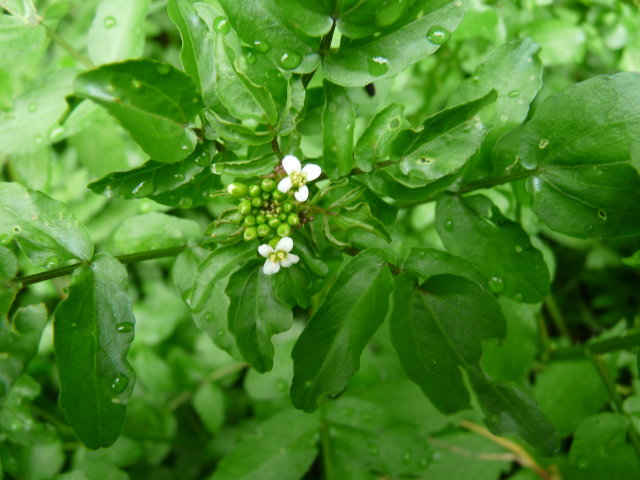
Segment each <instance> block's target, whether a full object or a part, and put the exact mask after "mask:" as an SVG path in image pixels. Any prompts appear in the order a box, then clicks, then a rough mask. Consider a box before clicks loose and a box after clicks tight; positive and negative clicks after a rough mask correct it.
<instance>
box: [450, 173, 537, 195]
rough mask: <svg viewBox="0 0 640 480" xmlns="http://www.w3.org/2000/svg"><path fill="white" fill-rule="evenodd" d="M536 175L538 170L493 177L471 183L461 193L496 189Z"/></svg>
mask: <svg viewBox="0 0 640 480" xmlns="http://www.w3.org/2000/svg"><path fill="white" fill-rule="evenodd" d="M536 173H537V171H536V170H525V171H522V172H515V173H511V174H509V175H503V176H502V177H493V178H487V179H485V180H479V181H477V182H471V183H468V184H466V185H465V186H464V187H462V188H461V189H460V192H459V193H468V192H472V191H474V190H481V189H483V188H491V187H495V186H496V185H502V184H503V183H511V182H515V181H516V180H522V179H523V178H528V177H530V176H531V175H535V174H536Z"/></svg>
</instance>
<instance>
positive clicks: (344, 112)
mask: <svg viewBox="0 0 640 480" xmlns="http://www.w3.org/2000/svg"><path fill="white" fill-rule="evenodd" d="M324 91H325V95H326V98H327V103H326V105H325V107H324V112H323V114H322V153H323V162H324V167H325V170H326V171H327V173H328V174H329V175H330V176H340V177H344V176H345V175H348V174H349V172H351V168H352V167H353V132H354V130H355V126H356V114H355V110H354V107H353V104H352V103H351V99H350V98H349V95H347V91H346V90H345V89H344V88H342V87H340V86H338V85H333V84H332V83H330V82H324Z"/></svg>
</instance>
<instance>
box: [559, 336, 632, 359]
mask: <svg viewBox="0 0 640 480" xmlns="http://www.w3.org/2000/svg"><path fill="white" fill-rule="evenodd" d="M637 347H640V330H632V331H630V332H627V333H626V334H625V335H622V336H620V337H617V338H607V339H606V340H599V341H597V342H593V343H587V344H585V345H575V346H572V347H566V348H559V349H557V350H555V351H554V352H552V354H551V356H552V358H553V359H557V360H566V359H571V358H581V357H584V356H585V355H590V354H595V355H599V354H603V353H609V352H616V351H618V350H626V349H632V348H637Z"/></svg>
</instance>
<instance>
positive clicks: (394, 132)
mask: <svg viewBox="0 0 640 480" xmlns="http://www.w3.org/2000/svg"><path fill="white" fill-rule="evenodd" d="M403 112H404V105H400V104H397V103H392V104H391V105H389V106H388V107H386V108H384V109H382V110H381V111H380V112H378V113H377V114H376V115H375V116H374V117H373V118H372V119H371V121H370V122H369V125H368V126H367V129H366V130H365V131H364V132H363V133H362V135H361V136H360V138H359V139H358V143H357V145H356V148H355V150H354V152H353V153H354V158H355V164H356V167H358V168H359V169H360V170H362V171H363V172H370V171H372V170H373V168H374V166H375V165H376V163H378V162H381V161H383V160H385V159H386V158H387V157H389V153H390V152H391V144H392V142H393V141H394V140H395V138H396V137H397V136H398V134H399V133H400V126H401V125H402V122H403V119H404V117H403V115H402V114H403Z"/></svg>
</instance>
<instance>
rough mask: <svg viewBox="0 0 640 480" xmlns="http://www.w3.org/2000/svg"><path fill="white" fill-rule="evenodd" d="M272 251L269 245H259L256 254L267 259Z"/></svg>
mask: <svg viewBox="0 0 640 480" xmlns="http://www.w3.org/2000/svg"><path fill="white" fill-rule="evenodd" d="M273 252H274V250H273V248H271V247H270V246H269V245H267V244H266V243H263V244H262V245H260V246H259V247H258V253H259V254H260V255H262V256H263V257H268V256H269V254H270V253H273Z"/></svg>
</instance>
